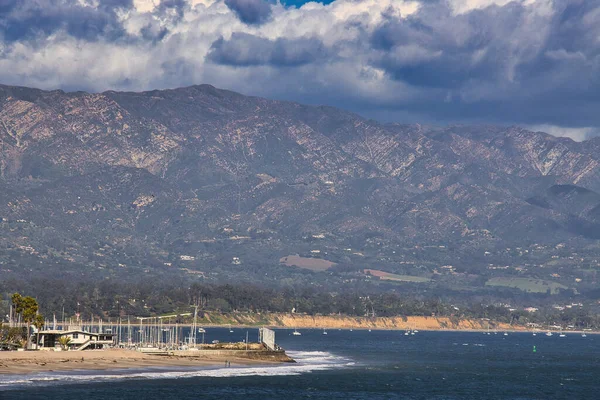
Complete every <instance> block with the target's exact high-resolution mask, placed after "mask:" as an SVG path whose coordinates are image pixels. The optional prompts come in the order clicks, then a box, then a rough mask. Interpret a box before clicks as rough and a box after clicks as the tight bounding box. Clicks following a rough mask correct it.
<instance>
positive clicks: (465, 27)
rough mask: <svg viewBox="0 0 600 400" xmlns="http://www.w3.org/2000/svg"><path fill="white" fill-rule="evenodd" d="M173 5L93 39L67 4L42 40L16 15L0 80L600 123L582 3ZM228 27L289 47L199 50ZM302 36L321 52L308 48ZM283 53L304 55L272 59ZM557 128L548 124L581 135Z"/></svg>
mask: <svg viewBox="0 0 600 400" xmlns="http://www.w3.org/2000/svg"><path fill="white" fill-rule="evenodd" d="M23 1H27V2H31V4H37V5H39V4H45V3H44V2H43V1H41V0H23ZM65 1H70V0H65ZM73 1H79V0H73ZM265 1H266V0H265ZM123 3H125V2H123ZM177 3H178V2H177V1H173V0H169V1H168V2H167V0H163V3H162V5H161V1H160V0H134V5H135V7H134V8H133V9H121V10H120V11H119V12H118V13H116V18H117V21H116V22H115V23H113V24H112V25H110V26H109V28H110V30H109V29H108V28H102V26H101V27H100V28H98V29H97V31H95V32H93V35H87V34H86V32H85V29H91V28H97V27H96V26H94V25H92V26H91V28H89V27H88V26H87V25H85V24H81V23H79V21H80V20H79V19H78V18H77V14H76V11H72V10H71V11H69V10H66V9H65V10H63V12H71V14H69V15H67V16H65V17H64V18H65V19H61V16H60V15H57V12H56V10H49V11H48V16H47V18H48V19H47V21H44V22H45V24H40V26H44V27H52V26H53V25H52V24H54V26H55V28H53V29H48V32H46V33H45V34H42V33H40V32H39V30H35V29H33V28H32V22H31V21H29V20H26V19H22V20H15V21H17V22H20V23H21V24H22V27H21V28H20V29H21V31H18V30H17V31H16V32H17V34H16V36H15V31H14V29H13V31H10V32H9V31H6V32H4V31H3V30H2V28H0V82H2V83H6V84H18V85H26V86H37V87H41V88H45V89H54V88H64V89H69V90H71V89H84V90H93V91H102V90H107V89H115V90H119V89H126V90H147V89H153V88H165V87H178V86H186V85H191V84H199V83H211V84H213V85H215V86H218V87H224V88H228V89H232V90H237V91H241V92H243V93H247V94H255V95H263V96H267V97H276V98H284V99H289V100H298V101H303V102H311V103H318V104H333V105H340V106H342V107H345V108H349V109H351V110H353V111H357V112H361V113H363V114H367V115H386V116H388V117H387V119H392V118H393V115H398V118H403V119H404V118H409V119H410V115H413V116H415V118H417V117H418V118H424V119H426V120H430V121H440V122H453V121H456V122H469V121H478V122H492V123H494V122H500V123H508V124H512V123H518V124H527V125H536V124H548V125H549V126H554V127H556V126H567V127H568V126H571V127H578V126H583V127H593V126H600V117H599V116H598V113H597V111H596V110H597V107H598V105H600V96H598V93H600V83H598V80H597V79H596V78H595V77H597V76H600V58H599V56H598V54H600V42H598V40H597V38H598V37H600V11H599V10H600V9H599V8H597V7H593V6H592V5H590V3H586V2H585V1H579V0H515V1H514V2H510V3H509V2H508V1H507V0H468V1H464V0H462V1H459V0H448V3H447V2H445V1H440V2H431V1H429V0H423V1H422V2H418V1H402V0H337V1H335V2H333V3H331V4H329V5H323V4H320V3H316V2H313V3H307V4H305V5H304V6H302V7H300V8H286V7H284V6H283V5H281V4H279V3H274V2H273V3H272V4H273V5H272V7H271V9H272V15H271V18H270V19H268V20H267V21H264V23H262V24H261V25H247V24H245V23H243V22H241V21H240V20H239V18H238V17H237V16H236V14H235V13H234V12H232V11H231V10H230V9H229V8H228V7H227V6H226V5H225V3H224V1H222V0H188V1H187V6H186V7H184V8H183V9H182V8H170V9H169V10H167V11H165V7H166V6H167V5H169V6H171V7H173V6H176V5H177ZM28 4H29V3H28ZM85 4H86V5H89V4H90V2H89V1H88V2H86V3H85ZM446 4H450V5H451V8H445V7H446ZM490 6H493V7H490ZM474 10H476V11H474ZM573 10H575V11H577V12H575V11H573ZM178 13H183V14H182V15H179V14H178ZM23 15H25V14H23V13H21V14H19V18H25V17H23ZM12 17H14V18H17V14H15V15H14V16H12ZM12 17H11V14H10V13H7V14H5V15H3V16H0V27H2V26H8V25H7V23H8V22H10V23H12V24H13V25H12V26H13V27H14V26H15V24H14V22H15V21H12V20H11V21H9V20H8V19H6V18H12ZM3 18H5V19H6V21H8V22H7V23H5V24H4V25H3V23H2V22H3ZM99 21H103V20H102V19H99ZM115 24H117V25H115ZM118 27H121V28H122V32H121V33H120V31H119V29H118ZM101 28H102V29H101ZM103 29H104V30H103ZM234 34H238V37H240V36H239V34H245V35H248V36H247V37H248V38H257V39H256V40H252V41H251V42H252V43H260V44H261V46H269V45H272V46H281V45H282V43H283V44H287V45H288V46H292V47H294V48H290V49H284V51H281V49H277V48H275V47H274V48H270V49H269V48H266V49H262V50H264V52H265V54H268V55H269V56H268V57H266V56H263V57H258V56H256V55H254V57H253V61H252V62H249V58H250V56H252V54H246V55H244V52H240V54H239V57H229V58H221V59H218V58H213V59H211V58H209V57H207V55H208V54H209V51H210V50H211V47H213V44H214V43H215V42H217V41H218V40H222V41H225V42H227V41H229V40H231V38H232V36H233V35H234ZM11 35H12V36H11ZM119 35H120V36H119ZM3 37H4V40H2V38H3ZM225 42H224V43H225ZM311 43H314V45H315V46H322V47H323V48H319V49H317V50H318V51H314V52H312V51H311V49H310V48H309V46H310V45H311ZM307 46H308V47H307ZM228 48H229V49H235V46H229V47H228ZM290 54H291V55H296V59H297V60H300V61H302V62H300V61H297V62H287V63H286V62H281V61H282V60H283V61H285V60H284V59H285V57H286V56H289V55H290ZM219 60H221V61H219ZM223 60H229V61H227V62H224V61H223ZM292 61H293V60H292ZM220 62H221V63H220ZM236 62H237V64H236ZM278 62H279V63H278ZM407 116H408V117H407ZM424 122H427V121H424ZM565 129H566V128H563V130H562V131H559V130H558V129H547V130H551V131H552V133H555V134H561V133H560V132H563V133H564V134H565V135H567V136H570V137H573V138H580V137H583V136H584V135H589V134H593V132H592V131H590V129H592V128H573V130H571V131H566V130H565ZM565 132H566V133H565ZM589 132H592V133H589Z"/></svg>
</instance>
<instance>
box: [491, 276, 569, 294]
mask: <svg viewBox="0 0 600 400" xmlns="http://www.w3.org/2000/svg"><path fill="white" fill-rule="evenodd" d="M485 285H486V286H503V287H510V288H515V289H520V290H522V291H524V292H529V293H546V292H547V291H548V289H550V293H552V294H556V293H558V290H559V289H568V287H567V286H565V285H561V284H560V283H556V282H552V281H545V280H543V279H534V278H503V277H497V278H491V279H489V280H488V281H487V282H486V283H485Z"/></svg>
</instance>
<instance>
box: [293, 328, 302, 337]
mask: <svg viewBox="0 0 600 400" xmlns="http://www.w3.org/2000/svg"><path fill="white" fill-rule="evenodd" d="M292 335H294V336H302V334H301V333H300V332H298V330H297V329H294V332H292Z"/></svg>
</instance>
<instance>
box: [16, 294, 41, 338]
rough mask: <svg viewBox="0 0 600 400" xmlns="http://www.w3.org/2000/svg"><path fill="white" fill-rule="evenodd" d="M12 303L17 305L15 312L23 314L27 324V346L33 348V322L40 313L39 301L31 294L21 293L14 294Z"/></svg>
mask: <svg viewBox="0 0 600 400" xmlns="http://www.w3.org/2000/svg"><path fill="white" fill-rule="evenodd" d="M11 299H12V303H13V305H14V306H15V312H16V313H17V314H19V315H21V319H22V321H23V322H25V323H26V324H27V348H28V349H29V348H31V336H30V334H29V333H30V331H31V324H32V323H33V322H34V321H35V318H36V315H38V309H39V306H38V303H37V301H36V300H35V299H34V298H33V297H31V296H21V295H20V294H19V293H15V294H13V295H12V298H11Z"/></svg>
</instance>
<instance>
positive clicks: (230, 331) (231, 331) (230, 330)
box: [229, 324, 233, 333]
mask: <svg viewBox="0 0 600 400" xmlns="http://www.w3.org/2000/svg"><path fill="white" fill-rule="evenodd" d="M229 333H233V329H231V324H229Z"/></svg>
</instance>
